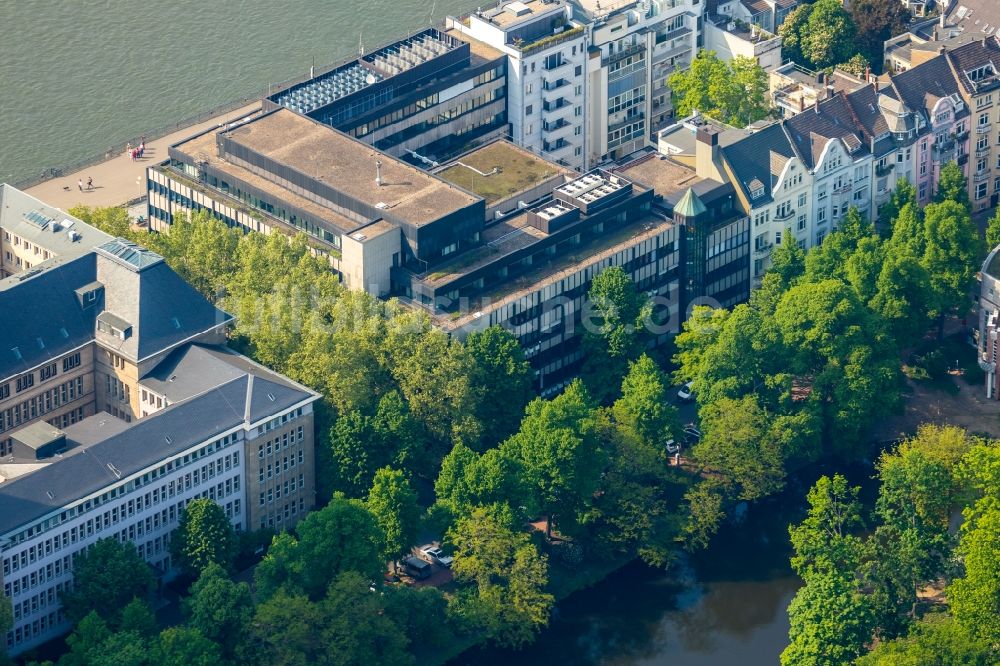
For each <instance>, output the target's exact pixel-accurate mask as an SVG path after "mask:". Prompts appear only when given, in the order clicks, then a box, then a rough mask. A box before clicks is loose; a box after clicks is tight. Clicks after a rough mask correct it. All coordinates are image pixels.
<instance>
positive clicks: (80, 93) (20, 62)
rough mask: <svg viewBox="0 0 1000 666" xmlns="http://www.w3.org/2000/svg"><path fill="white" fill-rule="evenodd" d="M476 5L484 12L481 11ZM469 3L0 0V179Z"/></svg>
mask: <svg viewBox="0 0 1000 666" xmlns="http://www.w3.org/2000/svg"><path fill="white" fill-rule="evenodd" d="M478 4H483V3H482V2H480V3H478ZM476 6H477V2H476V0H430V2H428V1H426V0H365V1H364V2H355V1H353V0H325V1H324V0H280V1H278V2H275V0H212V1H209V2H206V0H168V1H165V2H150V1H149V0H143V1H140V0H73V1H72V2H55V1H51V0H3V2H0V9H2V18H0V182H3V181H10V182H12V181H17V180H19V179H22V178H27V177H31V176H35V175H37V174H38V173H40V172H41V171H43V170H44V169H45V168H49V167H55V166H59V165H62V164H66V163H69V162H73V161H76V160H80V159H84V158H87V157H89V156H91V155H94V154H99V153H102V152H104V151H105V150H107V149H108V148H109V147H111V146H113V145H116V144H118V143H120V142H124V141H126V140H129V139H131V138H133V137H136V136H139V135H140V134H144V133H148V132H149V131H151V130H153V129H156V128H159V127H162V126H166V125H169V124H171V123H174V122H177V121H180V120H182V119H185V118H188V117H191V116H194V115H196V114H199V113H201V112H203V111H205V110H207V109H210V108H213V107H215V106H219V105H222V104H226V103H228V102H230V101H233V100H236V99H240V98H242V97H245V96H248V95H251V94H252V93H254V92H257V91H262V90H266V88H267V86H268V84H270V83H276V82H280V81H286V80H289V79H292V78H295V77H298V76H303V75H305V74H307V73H308V71H309V67H310V65H311V64H313V62H315V64H316V65H317V66H322V65H325V64H329V63H331V62H334V61H336V60H339V59H340V58H342V57H345V56H347V55H350V54H352V53H355V52H356V51H357V49H358V44H359V41H360V42H362V43H364V44H365V45H366V47H368V48H369V49H371V48H373V47H374V46H376V45H379V44H382V43H384V42H386V41H388V40H390V39H392V38H394V37H396V36H399V35H402V34H406V33H408V32H412V31H414V30H417V29H419V28H420V27H422V26H425V25H427V24H428V23H429V22H430V19H431V18H432V17H434V18H438V17H441V16H444V15H446V14H451V15H457V14H462V13H467V12H469V11H472V10H474V9H475V8H476Z"/></svg>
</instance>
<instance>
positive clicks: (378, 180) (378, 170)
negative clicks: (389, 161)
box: [375, 160, 382, 187]
mask: <svg viewBox="0 0 1000 666" xmlns="http://www.w3.org/2000/svg"><path fill="white" fill-rule="evenodd" d="M375 184H376V185H378V186H379V187H382V160H375Z"/></svg>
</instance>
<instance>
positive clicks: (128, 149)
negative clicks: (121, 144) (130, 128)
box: [125, 141, 132, 159]
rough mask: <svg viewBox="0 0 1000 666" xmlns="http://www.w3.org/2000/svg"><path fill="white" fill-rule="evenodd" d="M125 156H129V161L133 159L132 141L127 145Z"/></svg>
mask: <svg viewBox="0 0 1000 666" xmlns="http://www.w3.org/2000/svg"><path fill="white" fill-rule="evenodd" d="M125 154H126V155H128V156H129V159H131V158H132V142H131V141H129V142H128V143H126V144H125Z"/></svg>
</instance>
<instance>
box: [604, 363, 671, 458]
mask: <svg viewBox="0 0 1000 666" xmlns="http://www.w3.org/2000/svg"><path fill="white" fill-rule="evenodd" d="M669 390H670V382H669V381H668V379H667V376H666V375H665V374H663V371H662V370H660V368H659V367H658V366H657V365H656V362H655V361H653V359H651V358H650V357H649V356H647V355H646V354H643V355H642V356H640V357H639V360H637V361H635V362H634V363H632V364H631V366H630V367H629V372H628V374H627V375H626V376H625V379H624V381H623V382H622V397H621V398H619V399H618V400H617V401H616V402H615V404H614V405H613V406H612V408H611V412H612V414H613V415H614V419H615V423H617V424H618V427H619V428H622V429H624V430H626V431H627V432H628V433H629V434H630V435H632V436H633V437H637V438H639V439H640V440H642V441H643V442H645V443H646V444H648V445H657V444H661V445H662V443H663V442H664V441H665V440H667V439H669V438H670V437H671V435H672V433H673V432H674V431H675V430H676V429H677V410H676V409H674V407H673V406H672V405H671V404H670V403H669V402H668V401H667V393H668V391H669Z"/></svg>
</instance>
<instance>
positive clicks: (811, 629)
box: [781, 474, 874, 666]
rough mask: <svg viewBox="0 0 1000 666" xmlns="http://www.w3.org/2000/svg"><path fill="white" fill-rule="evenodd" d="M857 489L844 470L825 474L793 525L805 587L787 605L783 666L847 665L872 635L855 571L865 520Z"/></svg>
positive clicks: (796, 564) (798, 568)
mask: <svg viewBox="0 0 1000 666" xmlns="http://www.w3.org/2000/svg"><path fill="white" fill-rule="evenodd" d="M858 491H859V489H858V488H850V487H848V485H847V480H846V479H845V478H844V477H843V476H840V475H839V474H838V475H835V476H834V477H833V478H832V479H831V478H829V477H826V476H824V477H821V478H820V479H819V481H817V482H816V484H815V485H814V486H813V487H812V489H810V491H809V494H808V497H807V499H808V502H809V511H808V515H807V516H806V518H805V520H803V521H802V523H800V524H799V525H793V526H791V527H790V528H789V534H790V536H791V540H792V548H793V549H794V553H795V554H794V555H793V557H792V568H793V569H795V571H796V573H798V574H799V576H801V577H802V579H803V580H804V581H805V585H804V586H803V587H802V588H800V589H799V591H798V592H797V593H796V595H795V598H794V599H793V600H792V603H791V605H790V606H789V608H788V616H789V620H790V621H791V628H790V629H789V638H790V644H789V646H788V647H787V648H785V650H784V652H782V653H781V663H782V666H806V665H810V666H812V665H815V664H823V665H829V666H835V665H838V664H847V663H850V662H851V661H852V660H853V659H854V658H855V657H857V656H859V655H861V654H862V653H863V651H864V646H865V644H866V643H867V642H868V641H869V639H870V638H871V635H872V629H873V628H874V617H873V612H872V608H871V601H870V599H869V598H868V597H867V596H866V595H865V594H864V590H863V584H862V581H861V580H860V579H859V578H858V577H857V574H856V572H857V570H858V567H859V566H860V562H861V556H862V552H863V547H862V543H861V540H860V539H858V538H857V537H856V536H854V535H853V534H851V531H852V530H853V529H855V528H857V527H859V526H860V524H861V516H860V504H859V502H858V500H857V497H858Z"/></svg>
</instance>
